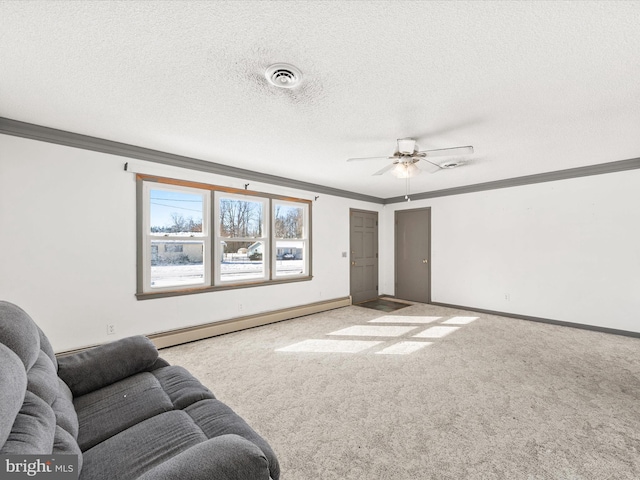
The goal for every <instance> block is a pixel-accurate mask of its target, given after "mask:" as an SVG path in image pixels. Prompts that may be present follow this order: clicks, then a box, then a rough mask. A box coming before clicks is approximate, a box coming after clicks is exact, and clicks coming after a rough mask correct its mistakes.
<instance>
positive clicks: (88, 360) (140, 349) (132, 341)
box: [58, 335, 158, 397]
mask: <svg viewBox="0 0 640 480" xmlns="http://www.w3.org/2000/svg"><path fill="white" fill-rule="evenodd" d="M157 359H158V350H157V349H156V347H155V345H154V344H153V343H152V342H151V340H149V339H148V338H146V337H143V336H142V335H138V336H135V337H128V338H123V339H121V340H116V341H115V342H111V343H107V344H104V345H100V346H98V347H94V348H90V349H88V350H85V351H83V352H78V353H74V354H71V355H64V356H61V357H58V376H59V377H60V378H61V379H62V380H63V381H64V382H65V383H66V384H67V385H68V386H69V388H70V389H71V392H72V393H73V396H74V397H78V396H80V395H84V394H86V393H89V392H92V391H94V390H97V389H99V388H102V387H105V386H107V385H111V384H112V383H115V382H117V381H119V380H122V379H124V378H127V377H130V376H131V375H135V374H136V373H139V372H143V371H146V370H149V369H150V368H151V367H152V366H153V365H154V363H155V362H156V360H157Z"/></svg>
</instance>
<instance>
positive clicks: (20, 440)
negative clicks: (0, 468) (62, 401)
mask: <svg viewBox="0 0 640 480" xmlns="http://www.w3.org/2000/svg"><path fill="white" fill-rule="evenodd" d="M55 428H56V416H55V415H54V413H53V410H51V407H50V406H49V405H47V403H46V402H45V401H44V400H42V399H41V398H40V397H38V396H37V395H35V394H34V393H32V392H30V391H28V390H27V391H26V393H25V397H24V402H23V404H22V407H21V408H20V412H18V415H16V417H15V422H14V423H13V427H12V428H11V433H10V434H9V437H8V438H7V441H6V442H5V444H4V446H3V447H2V450H0V453H2V454H4V455H9V454H14V453H15V454H25V455H29V454H33V455H36V454H45V453H50V452H51V451H52V450H53V438H54V433H55Z"/></svg>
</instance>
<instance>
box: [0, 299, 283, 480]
mask: <svg viewBox="0 0 640 480" xmlns="http://www.w3.org/2000/svg"><path fill="white" fill-rule="evenodd" d="M11 454H17V455H28V454H37V455H50V454H53V455H55V454H77V455H78V463H79V465H78V467H77V468H79V472H80V473H79V478H80V479H82V480H84V479H86V480H89V479H92V480H93V479H98V480H102V479H104V480H116V479H143V480H164V479H185V480H189V479H194V480H199V479H202V480H204V479H207V480H269V479H271V480H278V479H279V476H280V470H279V465H278V460H277V459H276V456H275V454H274V452H273V451H272V449H271V447H270V446H269V445H268V444H267V442H266V441H265V440H264V439H263V438H261V437H260V436H259V435H258V434H257V433H256V432H255V431H254V430H253V429H252V428H251V427H249V425H248V424H247V423H246V422H245V421H244V420H243V419H242V418H240V417H239V416H238V415H237V414H236V413H234V412H233V411H232V410H231V409H230V408H229V407H228V406H226V405H225V404H223V403H222V402H220V401H219V400H217V399H216V398H215V396H214V395H213V393H211V391H209V390H208V389H207V388H205V387H204V386H203V385H202V384H201V383H200V382H199V381H198V380H196V379H195V378H194V377H193V376H192V375H191V374H189V372H187V371H186V370H185V369H184V368H182V367H179V366H171V365H169V364H168V363H167V362H166V361H164V360H162V359H161V358H159V357H158V351H157V350H156V348H155V346H154V345H153V344H152V343H151V342H150V341H149V340H148V339H147V338H145V337H142V336H138V337H130V338H126V339H122V340H118V341H116V342H113V343H110V344H106V345H102V346H99V347H95V348H92V349H89V350H85V351H83V352H80V353H76V354H72V355H66V356H60V357H56V356H55V355H54V352H53V349H52V348H51V344H50V343H49V341H48V340H47V337H46V336H45V335H44V334H43V332H42V331H41V330H40V328H39V327H38V326H37V325H36V324H35V323H34V322H33V320H32V319H31V318H30V317H29V315H27V314H26V313H25V312H24V311H23V310H22V309H20V308H19V307H17V306H16V305H13V304H11V303H8V302H2V301H0V455H11ZM65 458H73V457H65Z"/></svg>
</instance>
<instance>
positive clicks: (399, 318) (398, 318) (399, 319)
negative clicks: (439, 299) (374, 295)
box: [369, 315, 447, 324]
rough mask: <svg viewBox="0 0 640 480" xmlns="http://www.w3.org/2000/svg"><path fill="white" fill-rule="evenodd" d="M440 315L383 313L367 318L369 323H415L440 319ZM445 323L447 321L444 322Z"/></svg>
mask: <svg viewBox="0 0 640 480" xmlns="http://www.w3.org/2000/svg"><path fill="white" fill-rule="evenodd" d="M441 318H442V317H409V316H406V317H405V316H403V315H385V316H384V317H378V318H374V319H373V320H369V323H416V324H424V323H431V322H435V321H438V320H440V319H441ZM444 323H447V322H444Z"/></svg>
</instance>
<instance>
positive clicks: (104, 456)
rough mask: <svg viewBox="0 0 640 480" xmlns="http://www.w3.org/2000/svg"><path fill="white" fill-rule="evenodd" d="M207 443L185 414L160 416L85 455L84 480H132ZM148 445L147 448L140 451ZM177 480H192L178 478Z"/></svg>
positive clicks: (174, 412) (173, 412)
mask: <svg viewBox="0 0 640 480" xmlns="http://www.w3.org/2000/svg"><path fill="white" fill-rule="evenodd" d="M206 440H207V437H206V436H205V435H204V433H202V430H200V428H198V426H197V425H195V424H194V423H193V421H192V420H191V419H190V418H189V416H188V415H187V414H186V413H184V412H182V411H171V412H166V413H162V414H160V415H156V416H155V417H152V418H149V419H147V420H145V421H143V422H141V423H138V424H137V425H134V426H132V427H131V428H128V429H126V430H124V431H122V432H120V433H119V434H117V435H114V436H113V437H111V438H109V439H107V440H105V441H104V442H102V443H99V444H98V445H96V446H95V447H93V448H91V449H89V450H87V451H86V452H84V465H83V467H82V471H81V472H80V480H88V479H91V480H118V479H122V480H129V479H132V478H137V477H138V476H140V475H142V474H143V473H144V472H146V471H147V470H151V469H152V468H154V467H156V466H157V465H159V464H161V463H163V462H165V461H167V460H168V459H170V458H172V457H174V456H175V455H177V454H179V453H181V452H183V451H185V450H187V449H188V448H190V447H193V446H194V445H197V444H199V443H201V442H204V441H206ZM141 445H144V448H140V446H141ZM175 478H188V477H180V476H176V477H175Z"/></svg>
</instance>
